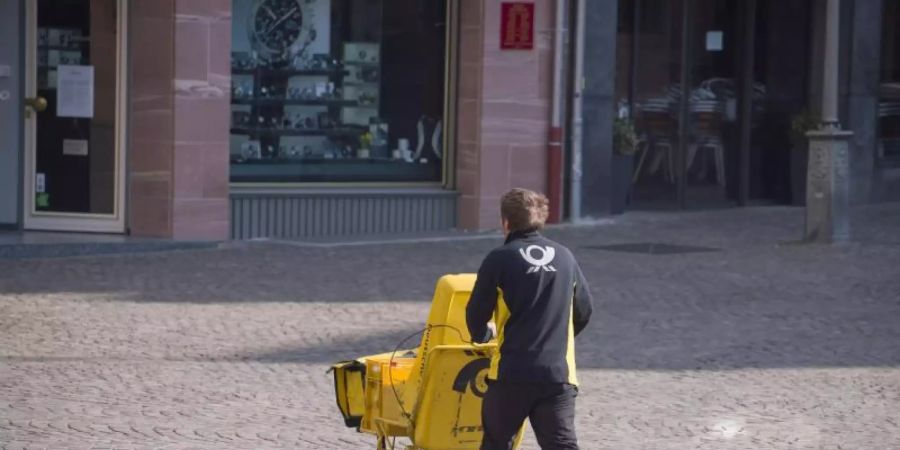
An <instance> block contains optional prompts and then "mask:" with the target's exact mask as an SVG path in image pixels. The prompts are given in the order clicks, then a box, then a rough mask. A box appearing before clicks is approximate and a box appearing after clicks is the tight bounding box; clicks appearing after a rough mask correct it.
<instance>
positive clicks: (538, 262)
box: [519, 245, 556, 273]
mask: <svg viewBox="0 0 900 450" xmlns="http://www.w3.org/2000/svg"><path fill="white" fill-rule="evenodd" d="M519 253H520V254H521V255H522V258H524V259H525V261H527V262H528V264H531V265H532V266H533V267H531V268H529V269H528V272H526V273H537V272H540V271H542V270H543V271H544V272H556V268H555V267H553V266H551V265H550V263H551V262H553V258H555V257H556V249H555V248H553V247H550V246H549V245H548V246H546V247H541V246H539V245H529V246H528V247H527V248H520V249H519ZM535 253H540V256H539V257H536V256H535Z"/></svg>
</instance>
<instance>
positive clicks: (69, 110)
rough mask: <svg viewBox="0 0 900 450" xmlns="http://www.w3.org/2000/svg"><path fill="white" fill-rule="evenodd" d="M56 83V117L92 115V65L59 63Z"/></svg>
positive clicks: (84, 116)
mask: <svg viewBox="0 0 900 450" xmlns="http://www.w3.org/2000/svg"><path fill="white" fill-rule="evenodd" d="M56 83H57V90H56V116H57V117H80V118H85V119H90V118H93V117H94V66H67V65H60V66H59V67H58V68H57V74H56Z"/></svg>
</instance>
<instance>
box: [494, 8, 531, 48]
mask: <svg viewBox="0 0 900 450" xmlns="http://www.w3.org/2000/svg"><path fill="white" fill-rule="evenodd" d="M533 48H534V3H524V2H503V3H501V4H500V49H501V50H531V49H533Z"/></svg>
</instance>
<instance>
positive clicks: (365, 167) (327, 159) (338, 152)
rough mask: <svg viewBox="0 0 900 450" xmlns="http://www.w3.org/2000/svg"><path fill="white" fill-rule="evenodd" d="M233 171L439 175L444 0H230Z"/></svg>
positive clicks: (265, 179) (323, 176)
mask: <svg viewBox="0 0 900 450" xmlns="http://www.w3.org/2000/svg"><path fill="white" fill-rule="evenodd" d="M232 5H233V9H232V12H233V17H232V21H233V22H232V24H233V25H232V62H231V66H232V81H231V82H232V92H231V94H232V105H231V142H230V154H231V180H232V181H233V182H249V183H260V182H262V183H271V182H285V183H291V182H295V183H296V182H440V181H442V173H443V164H444V160H445V159H446V158H445V155H446V152H447V149H446V148H445V145H444V142H445V133H444V130H446V128H447V127H446V122H445V118H444V103H445V79H444V78H445V64H446V54H447V52H446V30H447V28H446V27H447V23H446V19H447V0H442V1H435V0H233V2H232Z"/></svg>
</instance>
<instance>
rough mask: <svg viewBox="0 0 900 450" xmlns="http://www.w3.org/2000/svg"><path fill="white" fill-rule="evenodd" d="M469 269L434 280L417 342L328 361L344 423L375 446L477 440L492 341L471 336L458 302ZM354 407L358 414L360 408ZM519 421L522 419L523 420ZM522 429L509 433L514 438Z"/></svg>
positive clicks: (415, 447)
mask: <svg viewBox="0 0 900 450" xmlns="http://www.w3.org/2000/svg"><path fill="white" fill-rule="evenodd" d="M474 284H475V275H473V274H465V275H446V276H444V277H442V278H441V279H440V280H438V283H437V287H436V288H435V293H434V299H433V301H432V304H431V311H430V313H429V315H428V322H427V324H426V326H425V330H424V332H423V334H422V341H421V343H420V344H419V347H418V348H417V349H416V350H415V351H414V352H412V353H410V351H409V350H403V351H399V352H397V354H396V355H393V357H392V353H382V354H379V355H372V356H365V357H362V358H359V359H357V360H355V361H352V362H344V363H339V364H336V365H335V366H333V369H334V371H335V394H336V395H337V403H338V407H339V409H340V410H341V414H342V415H343V416H344V420H345V423H346V424H347V425H348V426H355V427H357V428H358V430H359V431H361V432H365V433H371V434H374V435H375V436H376V448H377V449H379V450H383V449H393V448H394V447H393V442H394V440H395V438H398V437H400V438H403V437H405V438H408V440H409V441H410V445H408V446H405V447H401V448H405V449H406V450H466V449H477V448H479V447H480V445H481V438H482V435H483V433H484V429H483V428H482V424H481V403H482V398H483V396H484V393H485V392H486V390H487V383H486V378H487V374H488V369H489V367H490V359H491V355H493V352H495V351H497V345H496V343H489V344H485V345H475V344H472V343H471V337H470V336H469V332H468V327H467V326H466V313H465V311H466V305H467V304H468V301H469V296H470V295H471V293H472V287H473V286H474ZM360 411H361V414H360ZM523 425H524V424H523ZM521 437H522V433H521V432H520V433H519V436H518V438H517V444H516V446H517V447H518V441H519V440H521Z"/></svg>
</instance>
